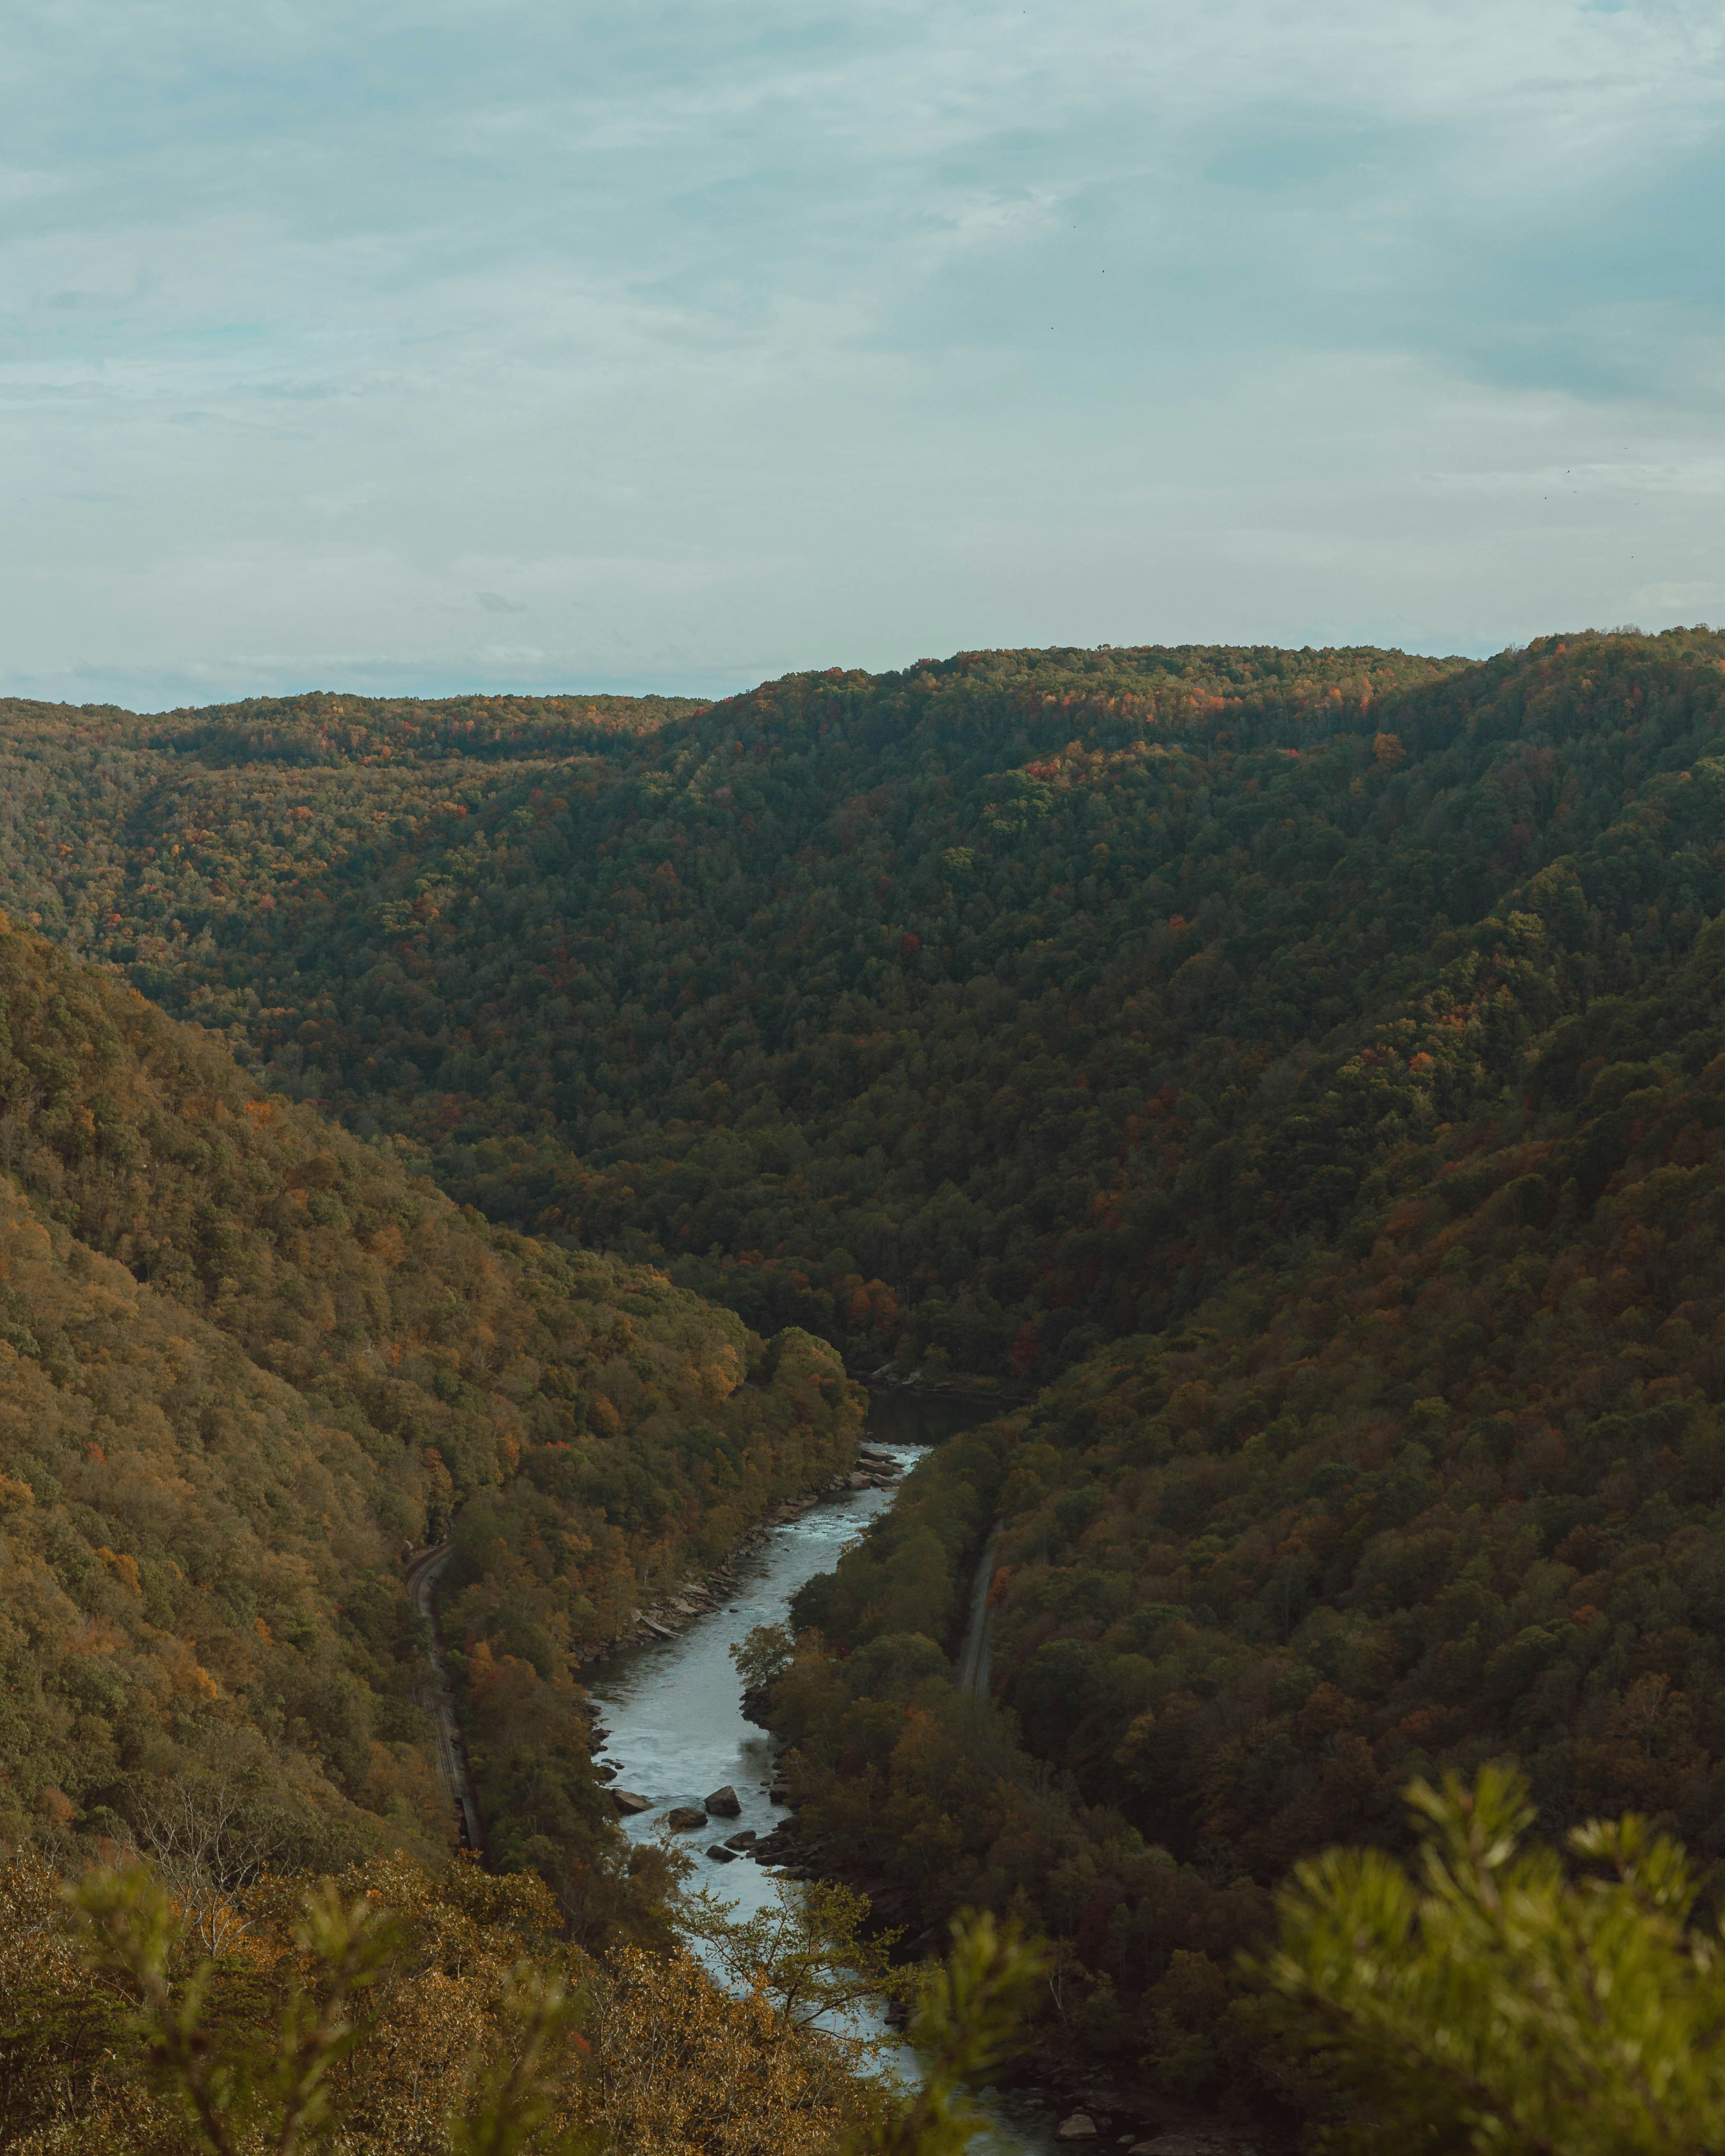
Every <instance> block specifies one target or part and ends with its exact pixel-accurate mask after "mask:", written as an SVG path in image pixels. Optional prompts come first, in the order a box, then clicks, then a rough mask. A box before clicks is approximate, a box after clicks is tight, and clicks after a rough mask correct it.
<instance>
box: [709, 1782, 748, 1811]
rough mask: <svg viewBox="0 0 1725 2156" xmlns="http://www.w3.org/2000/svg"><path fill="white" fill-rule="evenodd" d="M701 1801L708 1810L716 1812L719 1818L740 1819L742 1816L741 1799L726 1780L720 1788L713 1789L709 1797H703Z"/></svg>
mask: <svg viewBox="0 0 1725 2156" xmlns="http://www.w3.org/2000/svg"><path fill="white" fill-rule="evenodd" d="M701 1802H702V1803H703V1804H705V1805H706V1808H707V1809H708V1810H709V1811H710V1812H716V1813H717V1814H718V1815H719V1817H720V1818H721V1819H741V1818H742V1799H741V1798H740V1797H739V1796H738V1795H737V1792H736V1790H735V1789H732V1786H731V1784H729V1783H728V1782H726V1784H725V1786H724V1788H723V1789H715V1790H714V1791H713V1793H712V1794H711V1796H710V1797H703V1798H702V1799H701Z"/></svg>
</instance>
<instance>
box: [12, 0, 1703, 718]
mask: <svg viewBox="0 0 1725 2156" xmlns="http://www.w3.org/2000/svg"><path fill="white" fill-rule="evenodd" d="M0 69H3V80H4V82H5V88H6V93H7V103H8V112H9V115H11V117H10V121H9V125H8V135H7V138H6V143H5V147H4V150H3V151H0V231H3V235H4V237H3V241H0V290H4V292H5V294H6V295H7V298H6V301H5V306H4V313H3V317H0V429H3V439H0V450H3V454H4V457H5V468H6V470H7V471H8V475H9V485H8V490H7V492H8V506H9V508H10V510H11V512H12V513H11V515H10V516H8V519H7V521H6V531H5V540H4V545H5V548H6V552H7V556H8V558H7V560H6V562H5V563H4V569H5V582H4V588H5V591H6V593H7V599H6V617H7V620H6V629H7V651H8V661H9V665H8V674H9V677H10V678H9V681H8V686H9V687H10V688H12V689H13V690H15V691H17V690H22V691H24V692H27V693H35V694H43V695H52V696H69V697H70V698H72V699H74V701H97V700H104V699H107V698H110V697H111V698H114V699H116V700H118V701H129V702H133V703H137V704H141V705H146V706H160V705H162V704H165V703H172V702H179V701H206V700H208V699H209V698H212V697H215V696H227V695H232V694H238V693H243V692H245V691H248V690H285V689H290V688H295V687H304V686H307V685H320V684H321V685H337V684H341V685H352V686H354V687H360V688H373V689H388V688H419V689H428V690H442V689H450V688H455V687H486V688H505V687H525V688H556V687H565V686H569V687H573V686H583V685H587V686H602V685H625V686H639V687H659V688H665V689H672V688H697V689H701V690H724V689H727V688H731V687H734V686H737V685H742V684H743V683H745V682H747V681H750V680H754V679H757V678H758V677H759V676H761V675H767V674H773V673H777V672H779V671H782V670H785V669H787V668H789V667H792V666H796V665H829V664H835V663H845V664H860V665H892V664H895V663H900V662H902V661H905V660H909V659H911V658H913V657H915V656H916V655H918V654H920V653H922V652H925V651H939V650H945V649H953V648H957V647H965V646H975V645H978V644H998V643H1012V644H1029V643H1040V642H1047V641H1063V642H1077V643H1086V642H1101V641H1109V642H1115V643H1123V642H1137V641H1142V640H1146V639H1158V640H1168V641H1178V640H1186V639H1200V638H1201V639H1211V638H1226V639H1250V640H1266V641H1269V640H1274V641H1291V642H1294V643H1306V642H1308V641H1309V642H1326V641H1341V640H1352V639H1373V640H1388V641H1397V642H1402V643H1406V644H1414V645H1419V646H1422V647H1425V648H1438V647H1441V648H1445V649H1480V650H1483V649H1491V648H1494V647H1495V646H1497V645H1499V644H1502V643H1505V642H1507V641H1509V640H1512V639H1515V638H1517V637H1520V636H1524V635H1526V634H1530V633H1532V632H1534V631H1537V630H1539V629H1547V628H1553V627H1562V626H1574V625H1577V624H1580V623H1583V622H1586V621H1589V620H1594V621H1605V622H1609V621H1616V620H1619V619H1626V618H1635V619H1641V620H1642V621H1644V622H1645V624H1647V625H1649V626H1653V625H1656V624H1659V623H1661V622H1663V621H1666V620H1673V619H1685V620H1687V619H1697V618H1712V616H1713V615H1715V614H1725V572H1722V571H1721V570H1720V569H1719V567H1718V565H1717V559H1716V550H1715V547H1714V543H1713V533H1714V531H1715V529H1716V527H1717V512H1718V504H1719V494H1720V485H1721V457H1720V453H1719V449H1718V411H1719V394H1720V391H1719V381H1720V371H1721V355H1720V322H1719V302H1718V300H1717V296H1716V295H1717V294H1718V293H1719V291H1720V290H1721V289H1722V285H1721V280H1720V277H1719V275H1718V268H1719V265H1718V263H1717V254H1718V251H1719V248H1720V244H1721V243H1720V240H1719V239H1718V237H1717V235H1718V234H1719V232H1720V230H1721V221H1720V218H1719V217H1718V215H1717V209H1718V207H1719V205H1718V200H1717V198H1718V196H1719V193H1720V185H1721V183H1720V172H1721V166H1720V161H1719V158H1718V155H1717V145H1718V136H1719V131H1720V125H1721V117H1722V112H1721V87H1722V73H1725V37H1722V30H1721V18H1719V16H1718V13H1717V10H1716V9H1714V8H1707V7H1702V6H1699V5H1687V4H1672V5H1656V4H1648V5H1641V4H1635V3H1634V0H1631V3H1630V4H1625V5H1623V6H1620V7H1617V8H1609V7H1604V6H1601V5H1597V4H1595V5H1592V6H1583V5H1578V4H1574V3H1573V0H1561V4H1560V0H1524V4H1522V5H1520V6H1517V8H1503V7H1502V5H1501V0H1500V4H1495V5H1489V6H1488V5H1463V6H1461V7H1455V6H1447V5H1446V6H1441V7H1440V6H1437V5H1427V4H1417V5H1416V4H1408V0H1375V4H1370V5H1367V4H1358V5H1356V4H1351V3H1350V0H1319V4H1317V5H1316V6H1314V7H1313V8H1307V9H1304V10H1293V9H1288V8H1285V7H1281V6H1276V5H1271V4H1268V0H1221V4H1214V5H1209V6H1207V7H1205V8H1202V9H1193V8H1174V7H1172V6H1168V5H1162V4H1141V5H1131V6H1129V5H1122V4H1107V0H1091V4H1086V0H1063V4H1061V5H1060V6H1059V7H1055V6H1053V5H1050V4H1038V5H1035V6H1032V7H1028V8H1006V7H999V8H995V7H983V6H978V5H964V4H948V5H938V4H937V5H934V6H929V5H926V4H924V5H916V6H911V5H891V4H853V5H850V6H848V7H846V8H843V9H835V10H833V11H830V12H829V13H827V14H825V15H820V14H817V13H811V12H810V11H809V9H807V8H793V7H792V6H790V5H789V4H788V0H753V4H749V0H742V4H740V5H737V6H735V7H731V8H724V9H713V8H691V7H686V6H680V7H677V6H671V5H668V4H660V5H646V4H635V5H633V6H619V7H617V8H610V9H582V10H570V9H567V8H557V7H553V6H552V5H551V4H549V0H515V4H513V5H511V4H501V5H500V4H497V0H485V4H484V5H479V4H474V5H454V4H446V5H444V6H435V5H432V6H425V5H419V6H416V7H414V8H398V7H392V6H389V5H387V4H385V5H381V6H374V7H372V8H367V9H365V10H360V11H355V10H352V9H351V8H346V9H337V8H335V7H334V6H332V5H326V4H315V5H310V4H297V5H296V4H291V0H283V4H280V5H276V6H273V7H270V8H259V9H249V10H236V11H232V12H231V13H228V14H227V15H225V16H224V15H222V14H220V13H219V12H217V13H212V12H211V11H208V10H206V9H198V8H191V7H189V6H182V5H177V4H175V0H162V3H161V4H158V5H155V6H143V7H140V6H136V5H127V6H121V5H119V4H114V0H101V3H100V4H95V0H86V4H85V5H83V6H78V5H75V4H74V5H71V6H67V5H64V4H58V0H57V4H54V5H48V4H40V5H38V6H37V7H36V8H34V9H33V10H30V9H27V10H25V11H24V12H23V15H22V17H21V18H20V19H19V22H18V29H17V33H16V34H15V35H13V37H12V38H11V39H10V41H9V44H8V50H7V52H6V53H5V54H4V55H3V57H0Z"/></svg>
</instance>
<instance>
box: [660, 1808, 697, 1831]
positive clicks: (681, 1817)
mask: <svg viewBox="0 0 1725 2156" xmlns="http://www.w3.org/2000/svg"><path fill="white" fill-rule="evenodd" d="M665 1825H667V1826H668V1827H670V1829H671V1830H672V1831H673V1833H675V1834H681V1833H682V1832H683V1830H684V1829H685V1827H691V1826H705V1825H706V1813H705V1812H704V1811H702V1810H701V1808H700V1806H699V1805H698V1804H673V1805H672V1806H671V1808H670V1810H669V1811H668V1812H667V1813H666V1814H665Z"/></svg>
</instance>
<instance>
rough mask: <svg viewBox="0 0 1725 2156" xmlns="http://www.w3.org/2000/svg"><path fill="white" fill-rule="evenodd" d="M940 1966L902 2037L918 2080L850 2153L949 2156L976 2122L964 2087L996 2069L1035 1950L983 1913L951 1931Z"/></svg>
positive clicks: (1023, 1999) (1033, 1979)
mask: <svg viewBox="0 0 1725 2156" xmlns="http://www.w3.org/2000/svg"><path fill="white" fill-rule="evenodd" d="M1042 1974H1043V1961H1042V1956H1041V1953H1040V1949H1039V1948H1037V1947H1035V1946H1034V1944H1033V1943H1029V1942H1028V1941H1026V1940H1024V1938H1020V1936H1019V1933H1018V1932H1017V1930H1016V1928H1014V1927H1013V1926H1012V1925H1009V1924H1008V1925H997V1924H996V1923H995V1922H994V1919H993V1917H991V1916H989V1915H988V1914H987V1913H986V1912H984V1913H983V1914H981V1915H975V1914H967V1915H965V1916H963V1917H959V1918H957V1919H956V1920H955V1921H954V1922H953V1924H952V1947H951V1948H950V1949H949V1951H948V1953H947V1958H946V1960H945V1961H944V1963H941V1964H940V1965H939V1966H938V1967H937V1968H936V1969H933V1970H932V1971H930V1972H929V1973H928V1974H927V1976H926V1978H925V1979H924V1981H923V1987H922V1998H921V1999H920V2001H919V2002H918V2005H917V2008H916V2013H915V2015H913V2016H912V2018H911V2027H910V2040H911V2043H912V2044H913V2045H914V2046H915V2047H916V2051H917V2052H918V2054H919V2055H920V2056H921V2058H922V2067H923V2082H922V2087H921V2088H920V2089H919V2090H918V2091H917V2092H916V2095H915V2096H914V2097H912V2099H911V2102H910V2103H909V2104H908V2105H907V2106H906V2107H905V2109H904V2110H903V2111H902V2112H900V2113H899V2115H898V2116H896V2117H891V2116H889V2117H888V2118H886V2120H884V2121H883V2122H882V2123H880V2125H879V2126H878V2127H877V2128H875V2131H874V2132H873V2133H871V2134H870V2135H869V2136H868V2137H867V2138H865V2139H863V2140H861V2141H860V2142H859V2143H856V2144H855V2145H856V2148H857V2150H858V2156H957V2152H958V2151H961V2150H963V2149H965V2148H968V2147H969V2146H970V2144H971V2143H972V2141H973V2139H974V2138H975V2137H976V2135H977V2133H978V2131H979V2130H980V2129H981V2128H982V2127H983V2124H984V2121H983V2119H982V2118H981V2117H979V2115H978V2112H976V2110H975V2109H974V2107H973V2106H972V2105H971V2104H970V2103H969V2102H968V2101H967V2090H968V2088H969V2087H971V2086H973V2084H975V2083H977V2082H983V2081H986V2080H987V2079H988V2076H990V2075H991V2074H993V2073H994V2072H996V2071H998V2070H999V2067H1001V2066H1004V2064H1005V2062H1006V2061H1007V2060H1008V2059H1009V2057H1010V2056H1012V2054H1013V2051H1014V2049H1015V2048H1016V2046H1017V2044H1018V2041H1019V2034H1020V2029H1021V2025H1022V2023H1023V2020H1024V2013H1025V2010H1026V2007H1027V2005H1028V2004H1029V1995H1030V1994H1031V1992H1032V1990H1033V1989H1034V1987H1035V1985H1036V1984H1037V1983H1038V1982H1039V1981H1040V1979H1041V1976H1042Z"/></svg>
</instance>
